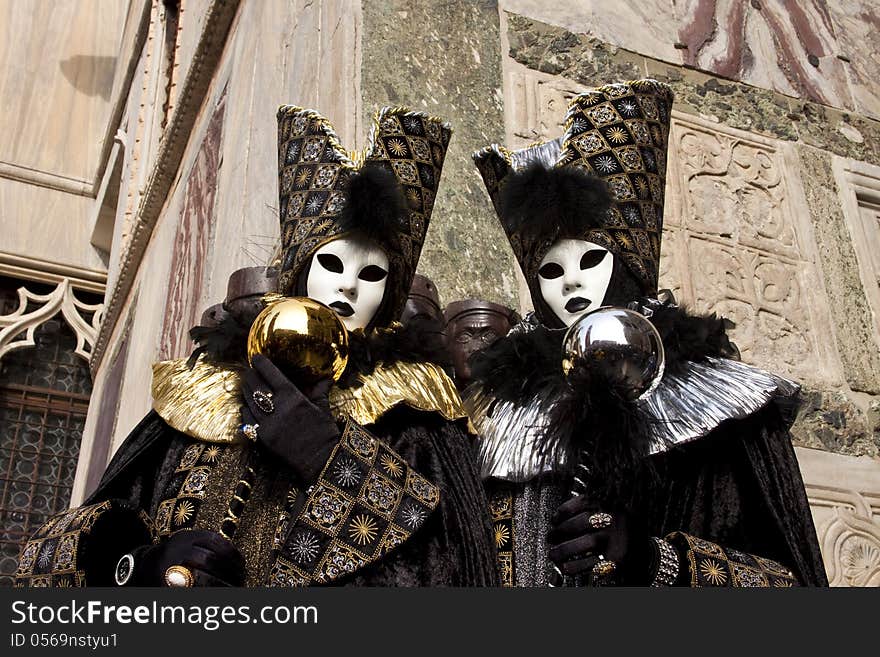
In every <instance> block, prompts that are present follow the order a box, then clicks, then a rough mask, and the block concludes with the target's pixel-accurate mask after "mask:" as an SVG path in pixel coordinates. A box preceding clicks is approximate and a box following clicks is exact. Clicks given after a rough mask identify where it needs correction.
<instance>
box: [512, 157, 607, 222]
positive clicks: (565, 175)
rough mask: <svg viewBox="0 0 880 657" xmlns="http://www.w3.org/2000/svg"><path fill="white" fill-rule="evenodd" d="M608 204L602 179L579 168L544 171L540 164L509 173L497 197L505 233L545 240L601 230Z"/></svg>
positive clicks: (605, 186)
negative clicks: (520, 233) (526, 235)
mask: <svg viewBox="0 0 880 657" xmlns="http://www.w3.org/2000/svg"><path fill="white" fill-rule="evenodd" d="M610 205H611V197H610V195H609V193H608V187H607V185H606V184H605V181H604V180H602V179H600V178H597V177H596V176H593V175H590V174H589V173H588V172H587V171H585V170H584V169H582V168H580V167H559V168H547V167H546V166H544V165H543V164H541V163H540V162H536V163H534V164H531V165H529V166H527V167H526V168H524V169H522V170H520V171H517V172H515V173H512V174H510V175H509V176H508V177H507V179H506V180H505V182H504V185H503V186H502V188H501V193H500V198H499V208H500V214H501V218H502V221H503V222H504V224H505V226H506V228H507V230H508V232H511V233H515V232H521V231H523V232H526V233H529V234H533V235H541V236H547V237H548V238H550V237H552V236H554V235H572V236H575V235H582V234H583V233H584V232H585V230H586V229H588V228H598V227H601V226H602V225H604V223H605V216H606V214H607V212H608V208H609V207H610Z"/></svg>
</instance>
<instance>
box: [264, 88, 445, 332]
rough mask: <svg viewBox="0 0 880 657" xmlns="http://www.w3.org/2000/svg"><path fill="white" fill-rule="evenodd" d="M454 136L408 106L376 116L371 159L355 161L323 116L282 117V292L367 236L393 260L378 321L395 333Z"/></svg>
mask: <svg viewBox="0 0 880 657" xmlns="http://www.w3.org/2000/svg"><path fill="white" fill-rule="evenodd" d="M451 135H452V128H451V127H450V126H449V124H447V123H445V122H444V121H442V120H441V119H438V118H435V117H431V116H427V115H426V114H422V113H420V112H413V111H411V110H409V109H407V108H405V107H393V108H392V107H385V108H383V109H382V110H380V111H379V112H377V113H376V114H375V115H374V117H373V128H372V130H371V132H370V136H369V139H368V144H367V146H366V147H365V148H364V150H363V151H361V152H358V153H354V154H351V155H350V154H348V153H347V152H346V151H345V149H344V148H343V147H342V145H341V144H340V142H339V138H338V137H337V136H336V133H335V132H334V130H333V126H332V125H331V124H330V122H329V121H328V120H327V119H326V118H325V117H323V116H321V115H320V114H318V113H317V112H315V111H314V110H309V109H304V108H302V107H295V106H292V105H285V106H282V107H281V108H279V110H278V187H279V195H280V205H279V216H280V220H281V274H280V277H279V288H280V291H281V292H282V294H296V293H300V294H301V293H302V291H300V292H297V291H296V288H297V285H298V284H301V278H302V274H303V272H304V271H307V268H308V266H309V263H310V262H311V258H312V256H313V255H314V253H315V252H316V251H317V250H318V249H319V248H321V246H323V245H324V244H326V243H327V242H330V241H331V240H334V239H338V238H340V237H343V236H346V235H349V234H353V233H360V234H363V235H365V236H366V237H369V238H371V239H374V240H375V241H377V242H378V243H379V244H380V246H382V248H384V249H385V251H386V254H387V255H388V261H389V265H390V271H389V276H388V283H387V287H386V292H385V299H384V300H383V303H382V307H381V308H380V309H379V313H378V314H377V317H376V318H375V319H374V320H373V325H374V326H385V325H388V324H390V323H391V322H392V321H394V320H396V319H397V317H399V316H400V313H401V311H402V310H403V306H404V304H405V302H406V297H407V293H408V292H409V288H410V285H411V283H412V279H413V276H414V275H415V271H416V266H417V264H418V261H419V255H420V254H421V251H422V244H423V243H424V241H425V233H426V232H427V230H428V222H429V221H430V218H431V211H432V210H433V207H434V199H435V196H436V193H437V187H438V185H439V182H440V174H441V171H442V169H443V160H444V159H445V157H446V149H447V147H448V146H449V139H450V137H451Z"/></svg>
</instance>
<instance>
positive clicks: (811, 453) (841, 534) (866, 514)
mask: <svg viewBox="0 0 880 657" xmlns="http://www.w3.org/2000/svg"><path fill="white" fill-rule="evenodd" d="M796 453H797V457H798V462H799V463H800V466H801V472H802V474H803V477H804V483H805V484H806V488H807V497H808V499H809V501H810V509H811V510H812V513H813V521H814V523H815V525H816V533H817V535H818V537H819V547H820V549H821V550H822V559H823V561H824V562H825V571H826V573H827V574H828V581H829V583H830V584H831V586H880V461H878V460H877V459H872V458H868V457H858V458H856V457H852V456H842V455H839V454H831V453H829V452H825V451H821V450H816V449H804V448H796Z"/></svg>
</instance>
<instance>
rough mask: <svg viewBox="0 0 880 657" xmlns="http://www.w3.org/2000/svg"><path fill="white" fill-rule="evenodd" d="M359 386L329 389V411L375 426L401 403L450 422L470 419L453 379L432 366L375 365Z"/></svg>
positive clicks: (420, 364) (399, 363) (418, 364)
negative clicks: (438, 415) (440, 416)
mask: <svg viewBox="0 0 880 657" xmlns="http://www.w3.org/2000/svg"><path fill="white" fill-rule="evenodd" d="M358 383H359V384H360V385H359V386H357V387H353V388H346V389H344V390H343V389H340V388H333V389H332V390H330V408H331V409H332V410H333V413H334V415H336V416H337V417H341V416H347V417H350V418H351V419H352V420H354V421H355V422H357V423H358V424H361V425H364V424H373V423H375V422H376V421H377V420H378V419H379V418H381V417H382V416H383V415H385V413H387V412H388V411H389V410H391V409H392V408H394V407H395V406H397V405H398V404H406V405H407V406H410V407H411V408H414V409H416V410H418V411H428V412H431V411H433V412H437V413H440V415H442V416H443V417H444V418H446V419H447V420H450V421H454V420H460V419H464V418H467V413H465V410H464V408H463V406H462V403H461V397H460V396H459V394H458V390H457V389H456V388H455V384H454V383H453V382H452V379H450V378H449V376H448V375H447V374H446V372H444V371H443V370H442V369H441V368H440V367H439V366H437V365H434V364H432V363H406V362H402V361H401V362H397V363H395V364H393V365H390V366H388V367H386V366H383V365H378V366H376V369H375V370H374V371H373V373H372V374H370V375H368V376H363V375H362V376H360V377H358Z"/></svg>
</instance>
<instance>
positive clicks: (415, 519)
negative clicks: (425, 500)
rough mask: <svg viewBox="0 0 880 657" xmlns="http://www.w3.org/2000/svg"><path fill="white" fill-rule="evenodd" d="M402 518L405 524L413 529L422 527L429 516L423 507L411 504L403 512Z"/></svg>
mask: <svg viewBox="0 0 880 657" xmlns="http://www.w3.org/2000/svg"><path fill="white" fill-rule="evenodd" d="M401 516H402V517H403V522H404V523H405V524H406V525H407V526H408V527H409V528H410V529H412V528H413V527H416V526H418V525H421V524H422V523H423V522H424V520H425V517H426V516H427V514H426V513H425V511H424V509H422V508H421V507H419V506H416V505H415V504H410V505H409V506H407V507H406V508H405V509H404V510H403V513H402V514H401Z"/></svg>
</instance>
